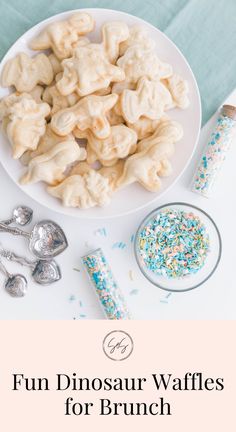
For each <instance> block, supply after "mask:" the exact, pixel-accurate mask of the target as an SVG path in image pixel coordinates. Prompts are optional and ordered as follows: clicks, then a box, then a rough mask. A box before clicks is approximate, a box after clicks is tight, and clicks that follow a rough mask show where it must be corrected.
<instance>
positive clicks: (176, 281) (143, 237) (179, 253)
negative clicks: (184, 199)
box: [134, 203, 222, 292]
mask: <svg viewBox="0 0 236 432" xmlns="http://www.w3.org/2000/svg"><path fill="white" fill-rule="evenodd" d="M134 245H135V256H136V260H137V263H138V265H139V268H140V270H141V271H142V273H143V274H144V276H145V277H146V278H147V279H148V280H149V281H150V282H151V283H153V284H154V285H156V286H157V287H159V288H162V289H164V290H166V291H173V292H183V291H189V290H192V289H194V288H197V287H198V286H200V285H202V284H203V283H204V282H206V281H207V280H208V279H209V278H210V277H211V276H212V274H213V273H214V271H215V270H216V268H217V266H218V264H219V261H220V258H221V250H222V242H221V236H220V233H219V230H218V228H217V226H216V224H215V222H214V221H213V219H212V218H211V217H210V216H209V215H208V214H207V213H206V212H204V211H203V210H201V209H200V208H198V207H195V206H193V205H190V204H186V203H170V204H166V205H163V206H161V207H158V208H157V209H155V210H154V211H152V212H151V213H150V214H149V215H148V216H147V217H146V218H145V219H144V220H143V221H142V223H141V225H140V226H139V228H138V231H137V233H136V237H135V242H134Z"/></svg>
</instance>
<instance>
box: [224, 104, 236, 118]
mask: <svg viewBox="0 0 236 432" xmlns="http://www.w3.org/2000/svg"><path fill="white" fill-rule="evenodd" d="M222 114H223V115H225V116H227V117H229V118H231V119H232V120H236V106H233V105H223V107H222Z"/></svg>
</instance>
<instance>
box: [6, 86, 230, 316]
mask: <svg viewBox="0 0 236 432" xmlns="http://www.w3.org/2000/svg"><path fill="white" fill-rule="evenodd" d="M227 103H232V104H234V105H236V91H234V92H233V94H231V96H230V97H229V98H228V99H227ZM215 117H216V116H213V118H212V119H211V120H210V121H209V122H208V123H207V125H205V127H204V128H203V129H202V131H201V136H200V141H199V144H198V148H197V151H196V153H195V155H194V158H193V159H192V161H191V163H190V165H189V167H188V169H187V170H186V172H185V173H184V175H183V176H182V177H181V179H180V180H179V181H178V183H177V184H176V185H175V186H174V187H173V188H172V189H171V190H170V191H169V192H168V193H167V194H165V195H164V196H163V197H162V198H161V199H157V200H156V204H154V205H153V204H152V206H148V207H146V208H145V209H144V210H141V211H138V212H136V213H133V214H131V215H128V216H124V217H119V218H115V219H110V220H97V221H96V220H94V221H91V220H82V219H75V218H71V217H68V216H62V215H60V214H57V213H55V212H53V211H51V210H48V209H47V208H45V207H43V206H41V205H39V204H37V203H36V202H34V201H32V200H31V199H30V198H29V197H28V196H27V195H25V194H24V193H23V192H22V191H21V190H20V189H19V188H18V187H17V185H15V184H14V183H13V182H12V180H11V179H10V178H9V177H8V175H7V174H6V172H5V171H4V170H3V168H2V167H1V166H0V198H1V204H0V218H1V219H5V218H8V217H9V216H10V215H11V212H12V209H13V208H14V206H15V205H16V204H25V205H28V206H30V207H32V208H33V210H34V222H37V221H38V220H40V219H44V218H47V219H53V220H55V221H56V222H58V223H59V224H60V225H61V226H62V227H63V229H64V230H65V232H66V235H67V238H68V242H69V247H68V249H67V250H66V251H65V252H64V253H63V254H62V255H60V256H59V257H58V258H57V261H58V263H59V264H60V265H61V268H62V273H63V278H62V280H61V281H60V282H58V283H56V284H54V285H51V286H49V287H41V286H39V285H37V284H35V283H33V282H32V280H31V279H30V277H29V291H28V294H27V296H26V297H24V298H21V299H13V298H11V297H10V296H9V295H8V294H7V293H6V292H5V291H4V289H1V290H0V319H39V320H41V319H49V320H50V319H102V318H103V317H104V316H103V313H102V310H101V308H100V305H99V303H98V300H97V297H96V295H95V293H94V291H93V288H92V287H91V285H90V283H89V281H88V279H87V275H86V274H85V271H84V269H83V268H82V265H81V262H80V257H81V256H82V255H83V254H85V253H86V252H87V251H89V250H91V248H96V247H101V248H102V249H103V250H104V252H105V254H106V256H107V257H108V258H109V262H110V264H111V266H112V269H113V272H114V274H115V276H116V279H117V281H118V283H119V285H120V287H121V288H122V290H123V292H124V295H125V298H126V301H127V304H128V306H129V309H130V311H131V314H132V318H133V319H186V320H187V319H235V318H236V277H235V266H236V246H235V245H236V228H235V227H234V221H235V218H236V197H235V190H234V187H235V186H234V185H236V164H235V162H236V145H235V146H234V145H233V146H232V148H231V151H230V154H229V156H228V157H227V159H226V161H225V164H224V167H223V170H222V173H221V176H220V178H219V181H218V183H217V187H216V188H215V193H214V196H213V197H212V198H211V199H206V198H204V197H201V196H199V195H197V194H194V193H193V192H191V191H190V189H189V184H190V181H191V178H192V176H193V172H194V169H195V166H196V163H197V161H198V159H199V156H200V154H201V151H202V147H203V145H204V144H205V142H206V140H207V136H208V134H209V130H210V129H211V127H212V125H213V123H214V121H215ZM173 201H184V202H187V203H191V204H194V205H197V206H199V207H201V208H202V209H203V210H205V211H206V212H208V213H209V214H210V215H211V216H212V217H213V218H214V220H215V222H216V224H217V225H218V227H219V230H220V232H221V235H222V241H223V254H222V259H221V262H220V265H219V267H218V269H217V271H216V272H215V274H214V275H213V276H212V277H211V279H210V280H208V281H207V282H206V283H205V284H204V285H202V286H201V287H200V288H198V289H196V290H193V291H190V292H187V293H175V294H171V295H168V294H167V293H166V292H165V291H162V290H160V289H158V288H156V287H155V286H154V285H152V284H151V283H149V282H148V281H147V280H146V279H145V278H144V276H143V275H142V274H141V272H140V270H139V269H138V266H137V264H136V262H135V258H134V253H133V243H132V235H133V234H134V233H135V231H136V229H137V227H138V225H139V223H140V222H141V220H142V219H143V218H144V217H145V215H146V214H148V213H149V212H150V211H151V210H153V209H154V208H155V207H157V206H159V205H161V204H165V203H168V202H173ZM32 225H33V224H31V226H32ZM27 229H28V230H29V229H30V226H29V227H27ZM0 241H1V242H2V244H3V246H5V247H7V248H8V249H13V250H15V252H17V253H20V254H22V255H27V243H26V240H25V239H23V238H18V237H13V236H10V235H7V234H5V233H4V234H3V233H1V234H0ZM6 264H7V268H8V270H9V271H12V272H21V273H24V274H25V275H27V274H28V275H29V272H28V269H27V268H23V267H20V266H18V265H17V264H15V263H8V262H6ZM78 270H79V271H78ZM3 282H4V277H3V276H2V275H0V283H1V286H2V285H3Z"/></svg>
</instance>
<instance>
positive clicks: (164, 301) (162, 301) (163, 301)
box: [160, 300, 168, 304]
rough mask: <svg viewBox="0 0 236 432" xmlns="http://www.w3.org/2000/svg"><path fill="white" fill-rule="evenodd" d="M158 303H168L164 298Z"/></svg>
mask: <svg viewBox="0 0 236 432" xmlns="http://www.w3.org/2000/svg"><path fill="white" fill-rule="evenodd" d="M160 303H166V304H168V301H166V300H160Z"/></svg>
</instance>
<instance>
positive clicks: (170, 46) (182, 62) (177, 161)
mask: <svg viewBox="0 0 236 432" xmlns="http://www.w3.org/2000/svg"><path fill="white" fill-rule="evenodd" d="M80 10H83V11H87V12H89V13H90V14H91V15H92V16H93V17H94V19H95V20H96V30H95V31H94V32H93V33H91V34H90V35H89V37H91V38H92V40H93V41H97V42H99V41H100V28H101V26H102V24H103V23H105V22H107V21H114V20H116V21H117V20H120V21H124V22H126V23H127V24H128V25H129V26H132V25H136V24H139V25H142V26H143V27H144V28H145V29H146V30H147V31H148V33H149V35H150V37H151V38H153V39H154V40H155V41H156V52H157V54H158V56H159V57H160V59H161V60H163V61H166V62H168V63H170V64H171V65H172V66H173V69H174V71H175V72H176V73H178V74H180V75H181V76H183V77H184V78H185V79H186V80H187V81H188V83H189V87H190V95H189V96H190V106H189V108H188V109H186V110H181V109H174V110H170V111H169V112H168V115H169V116H170V117H171V118H173V119H175V120H177V121H179V122H180V123H181V124H182V126H183V129H184V136H183V138H182V140H181V141H179V142H178V143H177V144H176V147H177V148H176V152H175V154H174V156H173V157H172V159H171V162H172V165H173V173H172V175H171V176H170V177H168V178H164V179H163V185H162V189H161V191H160V192H158V193H151V192H148V191H146V190H145V189H143V188H142V187H141V186H139V185H138V184H133V185H130V186H128V187H127V188H126V189H123V190H121V191H118V192H116V193H115V194H114V196H113V198H112V202H111V204H110V205H109V206H107V207H104V208H99V207H96V208H92V209H88V210H80V209H75V208H66V207H63V206H62V204H61V202H60V201H59V200H57V199H56V198H54V197H52V196H50V195H49V194H48V193H47V191H46V188H45V185H44V184H43V183H38V184H33V185H27V186H22V185H19V183H18V180H19V178H20V177H21V175H22V173H23V171H24V167H22V165H21V163H20V162H19V161H16V160H13V159H12V157H11V148H10V145H9V142H8V140H7V138H6V137H5V136H4V135H3V134H2V133H1V145H0V160H1V163H2V165H3V167H4V168H5V170H6V171H7V173H8V174H9V176H10V177H11V178H12V179H13V181H14V182H15V183H16V184H17V185H18V186H19V187H20V188H21V189H22V190H23V191H24V192H25V193H27V194H28V195H29V196H30V197H31V198H33V199H34V200H36V201H38V202H39V203H40V204H43V205H44V206H46V207H49V208H50V209H52V210H54V211H56V212H59V213H62V214H66V215H70V216H75V217H79V218H91V219H93V218H94V219H97V218H110V217H115V216H120V215H124V214H128V213H131V212H134V211H136V210H139V209H141V208H143V207H145V206H146V205H148V204H150V203H152V202H154V201H156V200H157V199H158V198H160V196H162V195H163V194H164V193H165V192H167V190H169V189H170V187H171V186H173V185H174V183H175V182H176V181H177V180H178V179H179V177H180V176H181V174H183V172H184V170H185V169H186V167H187V165H188V163H189V161H190V159H191V157H192V155H193V153H194V150H195V147H196V145H197V141H198V136H199V131H200V124H201V102H200V96H199V91H198V86H197V83H196V80H195V78H194V75H193V72H192V70H191V68H190V66H189V64H188V63H187V61H186V59H185V58H184V56H183V55H182V54H181V52H180V51H179V49H178V48H177V47H176V46H175V44H174V43H173V42H172V41H171V40H170V39H168V37H167V36H165V35H164V34H163V33H162V32H161V31H160V30H158V29H156V28H155V27H153V26H152V25H151V24H149V23H147V22H146V21H143V20H142V19H140V18H137V17H135V16H132V15H129V14H126V13H124V12H119V11H114V10H109V9H93V8H91V9H80ZM74 12H75V11H68V12H64V13H61V14H58V15H55V16H53V17H51V18H49V19H47V20H45V21H42V22H41V23H39V24H37V25H36V26H34V27H33V28H31V29H30V30H28V31H27V32H26V33H25V34H24V35H23V36H21V37H20V38H19V39H18V40H17V41H16V42H15V44H14V45H13V46H12V47H11V48H10V49H9V51H8V52H7V54H6V55H5V57H4V58H3V60H2V62H1V66H0V73H1V69H2V67H3V65H4V63H6V61H7V60H8V59H9V58H12V57H14V56H15V55H16V54H18V53H19V52H22V51H23V52H26V53H28V54H35V52H33V51H31V50H30V49H29V48H28V43H29V41H30V40H31V39H32V38H34V37H35V36H36V35H37V34H38V33H39V32H40V31H41V30H42V29H43V28H44V27H46V26H47V25H48V24H49V23H52V22H54V21H58V20H63V19H65V18H67V17H68V16H69V15H71V14H72V13H74ZM8 93H9V90H8V89H3V88H0V98H1V97H3V96H5V95H7V94H8Z"/></svg>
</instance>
